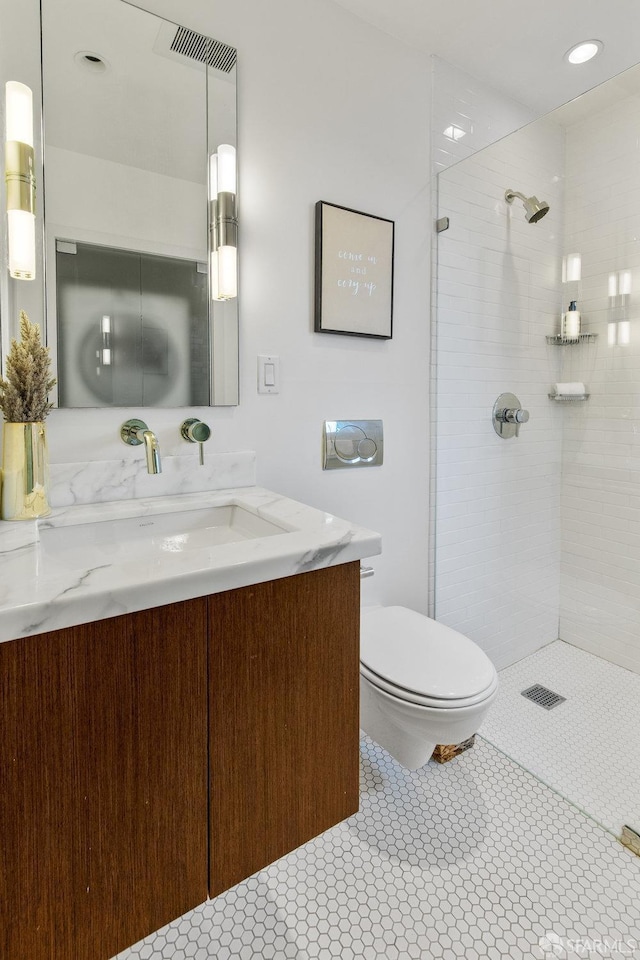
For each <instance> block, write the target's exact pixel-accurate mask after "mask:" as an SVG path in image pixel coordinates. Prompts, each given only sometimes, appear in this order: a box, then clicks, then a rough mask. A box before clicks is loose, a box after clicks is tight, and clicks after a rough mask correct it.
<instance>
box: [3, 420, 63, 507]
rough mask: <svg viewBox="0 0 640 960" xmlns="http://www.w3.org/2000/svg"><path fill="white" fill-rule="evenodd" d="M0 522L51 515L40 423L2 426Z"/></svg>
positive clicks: (45, 444) (46, 457) (43, 429)
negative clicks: (0, 502)
mask: <svg viewBox="0 0 640 960" xmlns="http://www.w3.org/2000/svg"><path fill="white" fill-rule="evenodd" d="M0 512H1V514H2V519H3V520H34V519H35V518H36V517H46V516H47V514H48V513H51V508H50V506H49V454H48V451H47V434H46V430H45V426H44V423H43V422H42V421H40V422H38V423H5V424H4V427H3V431H2V507H1V511H0Z"/></svg>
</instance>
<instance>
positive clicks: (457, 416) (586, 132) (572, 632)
mask: <svg viewBox="0 0 640 960" xmlns="http://www.w3.org/2000/svg"><path fill="white" fill-rule="evenodd" d="M639 88H640V74H639V72H638V70H637V69H635V70H633V71H628V72H627V73H626V74H625V75H624V76H623V78H620V79H615V80H612V81H609V83H608V84H605V85H603V87H601V88H599V89H598V90H597V91H594V92H592V93H590V94H586V95H585V96H584V97H583V98H580V100H579V101H576V102H575V103H573V104H569V105H568V106H566V107H563V108H560V109H559V110H557V111H554V113H553V114H550V115H549V116H548V117H547V118H544V119H542V120H539V121H536V122H535V123H532V124H530V125H528V126H527V127H524V128H523V129H522V130H520V131H518V132H517V133H514V134H511V135H510V136H507V137H506V138H505V139H503V140H501V141H499V142H498V143H496V144H493V145H492V146H490V147H487V148H486V149H484V150H482V151H481V152H479V153H477V154H475V155H474V156H472V157H469V158H468V159H465V160H463V161H462V162H460V163H458V164H456V165H455V166H452V167H450V168H449V169H448V170H446V171H444V172H443V173H441V174H440V176H439V178H438V180H439V186H438V190H439V197H438V201H439V202H438V215H439V216H440V217H442V216H448V217H449V218H450V226H449V229H448V230H446V231H444V232H443V233H441V234H439V237H438V251H437V256H438V264H437V271H438V274H437V341H436V342H437V357H436V359H437V381H438V382H437V415H436V424H437V426H436V430H437V491H436V508H435V509H436V517H435V519H436V523H435V538H436V544H435V615H436V617H437V618H438V619H439V620H443V621H444V622H446V623H448V624H449V625H451V626H453V627H455V628H456V629H459V630H461V631H462V632H463V633H466V634H467V635H469V636H471V637H472V638H473V639H474V640H476V641H477V642H478V643H479V644H480V645H481V646H482V647H483V648H484V649H485V650H486V651H487V652H488V653H489V655H490V656H491V657H492V658H493V659H494V661H495V662H496V664H497V666H498V667H499V668H503V667H506V666H508V665H509V664H512V663H514V662H515V661H518V660H521V659H522V658H524V657H526V656H528V655H529V654H531V653H533V652H534V651H535V650H537V649H539V648H540V647H542V646H544V645H546V644H548V643H550V642H552V641H553V640H555V639H556V638H557V637H558V636H560V637H561V638H562V639H563V640H565V641H568V642H569V643H571V644H574V645H576V646H579V647H582V648H583V649H585V650H587V651H589V652H591V653H594V654H596V655H598V656H600V657H603V658H604V659H607V660H610V661H612V662H613V663H616V664H619V665H620V666H623V667H626V668H628V669H630V670H633V671H635V672H636V673H640V636H638V631H637V626H636V624H637V620H638V611H639V607H640V546H639V544H640V538H639V536H638V535H639V534H640V493H639V492H638V489H639V488H638V480H639V479H640V441H639V439H638V430H639V427H640V342H639V338H640V321H639V320H638V316H637V311H638V305H639V303H640V297H639V285H640V234H639V233H638V215H639V214H640V176H639V174H640V148H639V138H638V132H637V131H638V126H639V124H638V120H639V119H640V93H638V92H636V91H637V90H638V89H639ZM508 188H511V189H514V190H520V191H522V192H524V193H525V194H526V195H527V196H529V195H531V194H535V195H536V196H537V197H539V198H540V199H544V200H546V201H548V203H549V204H550V212H549V214H548V215H547V216H546V217H544V218H543V219H542V220H540V221H539V222H538V223H536V224H529V223H527V221H526V220H525V216H524V210H523V208H522V206H521V205H520V204H519V203H518V202H517V201H516V203H514V204H513V206H509V205H507V204H506V203H505V201H504V192H505V190H506V189H508ZM568 254H578V255H579V257H580V263H581V275H580V279H576V280H570V281H565V282H563V258H566V256H567V255H568ZM574 263H575V258H574ZM574 299H575V300H577V301H578V307H579V308H580V310H581V311H582V323H583V331H586V332H589V333H593V334H597V339H594V340H591V341H588V342H582V343H577V344H568V345H561V346H556V345H552V344H550V343H548V342H547V339H546V338H547V337H548V336H552V335H554V334H556V333H558V332H559V324H560V317H561V313H562V311H563V310H566V309H567V306H568V304H569V301H570V300H574ZM564 381H582V382H584V383H585V384H586V386H587V389H588V392H589V394H590V396H589V399H588V400H586V401H579V402H571V403H560V402H555V401H553V400H551V399H549V396H548V395H549V393H550V392H551V390H552V387H553V385H554V384H555V383H556V382H564ZM506 390H509V391H512V392H513V393H515V394H516V395H517V396H518V397H519V399H520V401H521V403H522V406H523V407H524V408H526V409H528V410H529V412H530V420H529V422H528V423H525V424H523V425H522V426H521V428H520V436H519V438H517V439H512V440H502V439H500V438H499V437H497V436H496V434H495V433H494V431H493V429H492V425H491V410H492V407H493V403H494V401H495V399H496V398H497V396H498V395H499V394H500V393H502V392H503V391H506Z"/></svg>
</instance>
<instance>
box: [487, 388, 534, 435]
mask: <svg viewBox="0 0 640 960" xmlns="http://www.w3.org/2000/svg"><path fill="white" fill-rule="evenodd" d="M491 420H492V422H493V429H494V430H495V432H496V433H497V434H498V436H499V437H501V439H502V440H509V439H510V438H511V437H517V436H519V435H520V424H521V423H527V422H528V420H529V411H528V410H523V408H522V406H521V404H520V401H519V400H518V398H517V397H516V396H515V394H513V393H501V394H500V396H499V397H498V399H497V400H496V402H495V403H494V405H493V410H492V412H491Z"/></svg>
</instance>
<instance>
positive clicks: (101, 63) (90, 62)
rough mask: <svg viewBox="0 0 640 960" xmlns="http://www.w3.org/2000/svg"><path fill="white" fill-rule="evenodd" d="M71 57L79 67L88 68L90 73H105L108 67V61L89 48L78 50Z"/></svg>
mask: <svg viewBox="0 0 640 960" xmlns="http://www.w3.org/2000/svg"><path fill="white" fill-rule="evenodd" d="M73 59H74V60H75V62H76V63H77V65H78V66H79V67H80V68H81V69H83V70H88V71H89V72H90V73H105V71H106V70H108V69H109V63H108V62H107V61H106V60H105V59H104V57H101V56H100V54H99V53H93V51H91V50H79V51H78V53H76V55H75V56H74V58H73Z"/></svg>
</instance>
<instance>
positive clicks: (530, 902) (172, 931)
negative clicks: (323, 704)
mask: <svg viewBox="0 0 640 960" xmlns="http://www.w3.org/2000/svg"><path fill="white" fill-rule="evenodd" d="M361 756H362V780H361V808H360V812H359V813H358V814H356V815H355V816H353V817H351V818H350V819H349V820H347V821H345V822H344V823H342V824H339V825H338V826H336V827H334V828H333V829H331V830H329V831H327V832H326V833H324V834H323V835H322V836H320V837H318V838H316V839H315V840H313V841H311V843H308V844H305V846H304V847H301V848H300V849H299V850H297V851H294V853H292V854H289V855H288V856H286V857H283V858H282V859H281V860H279V861H278V862H277V863H275V864H273V865H272V866H270V867H269V868H267V869H266V870H263V871H261V872H260V873H259V874H256V875H255V876H254V877H251V878H250V879H249V880H246V881H244V882H243V883H241V884H239V885H238V886H237V887H234V888H233V889H232V890H229V891H228V892H227V893H225V894H222V895H221V896H219V897H217V898H216V899H215V900H212V901H210V902H208V903H206V904H203V905H202V906H201V907H198V908H197V909H196V910H193V911H192V912H191V913H189V914H188V915H186V916H185V917H183V918H181V919H180V920H176V921H175V922H173V923H171V924H169V925H168V926H167V927H165V928H164V929H163V930H161V931H159V932H158V933H156V934H154V935H152V936H151V937H148V938H147V939H146V940H144V941H142V942H141V943H139V944H138V945H136V946H135V947H133V948H131V949H130V950H127V951H125V952H124V953H121V954H119V957H118V960H187V958H193V960H214V958H215V960H258V958H260V960H269V958H272V960H286V958H291V960H312V958H319V960H333V958H340V960H382V958H384V960H411V958H416V960H431V958H442V960H457V958H465V960H484V958H487V960H489V958H491V960H524V958H527V960H529V958H532V957H534V958H540V960H543V958H545V957H549V958H550V957H566V958H570V957H582V958H589V957H594V958H595V957H598V958H602V957H603V956H606V957H611V958H622V957H625V958H629V957H631V958H636V960H640V858H637V857H634V856H633V855H632V854H631V853H630V852H629V851H627V850H626V849H624V848H623V847H622V846H621V845H620V844H619V843H617V841H616V840H614V838H613V837H611V835H610V834H608V833H606V832H605V831H604V830H602V828H600V827H599V826H598V825H597V824H595V823H593V822H592V821H591V820H590V819H588V818H587V817H585V816H583V815H582V814H581V813H580V812H579V811H577V810H576V809H575V808H574V807H572V806H571V805H570V804H569V803H567V802H566V801H565V800H563V799H562V798H561V797H559V796H558V795H557V794H556V793H554V792H553V791H552V790H550V789H549V788H548V787H546V786H545V785H544V784H542V783H540V782H539V780H537V779H536V778H535V777H533V776H532V775H530V774H529V773H527V772H526V771H524V770H523V769H522V768H521V767H520V766H518V765H517V764H515V763H513V762H512V761H511V760H509V759H508V758H507V757H505V756H504V755H503V754H502V753H501V752H500V751H498V750H496V749H495V748H494V747H492V746H491V745H490V744H488V743H486V742H484V741H483V740H478V742H477V743H476V746H475V747H474V748H473V749H472V750H470V751H468V752H467V753H465V754H463V755H462V756H460V757H458V758H457V759H456V760H453V761H452V762H451V763H448V764H445V765H444V766H439V765H437V764H434V763H429V764H428V766H427V767H425V768H423V769H422V770H420V771H417V772H415V773H412V772H410V771H407V770H404V769H402V768H401V767H400V766H399V765H398V764H396V763H395V761H393V760H391V758H390V757H389V756H388V754H386V753H385V752H384V751H383V750H382V749H381V748H380V747H378V746H377V745H375V744H373V743H372V742H371V741H370V740H369V739H368V738H364V740H363V741H362V750H361Z"/></svg>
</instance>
